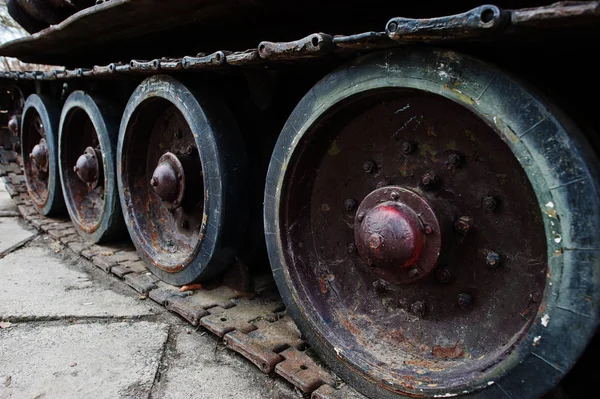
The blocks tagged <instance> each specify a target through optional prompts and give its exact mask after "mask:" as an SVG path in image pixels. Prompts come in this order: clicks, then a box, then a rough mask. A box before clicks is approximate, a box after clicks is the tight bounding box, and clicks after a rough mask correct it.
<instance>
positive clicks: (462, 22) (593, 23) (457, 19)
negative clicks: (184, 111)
mask: <svg viewBox="0 0 600 399" xmlns="http://www.w3.org/2000/svg"><path fill="white" fill-rule="evenodd" d="M145 1H147V2H150V3H152V2H153V1H156V0H145ZM128 2H129V1H128V0H122V1H118V0H115V1H114V3H115V5H116V4H117V3H123V4H125V3H128ZM191 2H193V0H187V1H184V2H181V3H186V4H187V3H191ZM110 3H111V4H112V3H113V2H112V1H111V2H110ZM163 3H164V2H163ZM105 4H106V3H105ZM165 4H167V3H165ZM98 7H102V6H98ZM304 7H306V8H308V5H304ZM110 10H112V9H110ZM92 11H93V10H92V9H89V10H84V11H83V12H80V13H78V14H76V15H74V16H72V17H71V18H69V19H68V20H67V21H65V22H63V23H61V24H60V25H57V27H51V28H49V29H48V30H47V32H46V33H43V34H36V35H33V36H31V37H28V38H23V39H19V40H17V41H15V42H13V43H8V44H5V45H4V46H0V53H1V54H3V55H9V56H16V57H20V58H21V59H22V60H24V61H28V60H29V61H35V60H37V58H36V57H42V59H44V58H43V54H44V52H45V51H47V49H48V48H52V49H53V50H54V49H56V48H57V47H52V46H56V45H55V44H49V43H45V41H46V40H49V41H50V43H54V39H53V37H54V35H58V37H60V39H57V42H59V43H60V42H61V41H64V40H67V39H68V38H69V36H68V35H67V34H66V33H64V32H62V31H61V29H66V27H67V25H68V24H69V20H71V19H72V23H73V24H74V25H78V24H79V23H80V22H81V21H80V19H81V20H85V19H86V18H99V17H98V15H97V14H100V15H101V13H99V12H98V13H95V12H92ZM98 11H100V9H98ZM111 12H112V11H111ZM106 17H108V15H106ZM121 17H122V16H119V17H118V19H120V18H121ZM599 20H600V2H598V1H592V2H587V3H572V2H564V3H556V4H553V5H550V6H546V7H537V8H527V9H519V10H504V9H501V8H498V7H496V6H493V5H487V6H480V7H477V8H474V9H472V10H470V11H467V12H464V13H462V14H457V15H451V16H445V17H438V18H425V19H413V18H402V17H397V18H392V19H390V20H389V21H388V23H387V24H386V25H385V29H384V30H385V32H377V31H372V32H364V33H358V34H352V35H336V36H331V35H329V34H326V33H314V34H311V35H309V36H306V37H304V38H301V39H298V40H295V41H285V42H270V41H263V42H260V43H259V44H258V46H257V47H256V48H250V49H246V50H242V51H236V52H232V51H227V50H218V51H215V52H213V53H212V54H208V55H207V54H196V55H189V56H184V57H181V58H164V57H163V58H156V59H151V60H139V59H132V60H130V61H129V62H127V63H120V62H116V63H110V64H108V65H96V66H93V67H91V68H76V69H67V70H63V69H57V70H54V71H50V72H43V71H33V72H3V73H0V77H4V78H6V79H20V80H54V79H80V78H90V77H104V78H108V77H110V76H112V75H114V74H123V76H127V75H129V74H142V75H143V74H154V73H156V72H157V71H160V70H165V71H178V70H182V69H186V70H223V71H225V70H226V69H224V68H226V67H228V66H235V67H252V66H254V65H256V64H261V63H266V62H289V61H295V62H301V61H303V60H306V59H312V58H315V57H322V56H327V55H329V54H331V53H345V52H349V51H353V52H356V51H359V50H374V49H379V48H388V47H392V46H401V45H404V44H408V43H443V42H447V41H457V40H477V41H485V40H488V41H493V40H497V38H498V37H499V36H502V37H503V38H504V39H508V40H519V37H520V36H521V35H527V37H528V40H531V39H532V38H534V37H535V33H536V32H538V33H539V32H542V31H543V30H538V31H535V30H532V29H531V27H535V28H552V27H564V28H577V29H580V28H582V27H588V28H592V29H597V28H598V21H599ZM127 22H129V20H127ZM65 24H66V25H65ZM63 25H64V26H63ZM140 25H142V24H140ZM153 26H154V25H153ZM71 28H72V27H71V26H69V29H71ZM86 28H87V29H88V30H90V29H91V28H89V27H88V26H86ZM73 29H75V30H77V29H81V27H73ZM96 36H102V35H100V34H97V35H96ZM37 37H39V40H38V41H36V38H37ZM109 37H110V35H109ZM539 37H540V38H543V35H541V33H540V36H539ZM38 42H41V43H45V44H44V45H43V46H42V45H40V44H38ZM246 42H247V41H246ZM86 44H89V43H86ZM75 47H76V46H75ZM68 48H69V50H70V52H71V53H72V54H75V53H76V51H74V50H75V48H74V44H73V43H72V42H69V47H68ZM52 54H54V52H53V53H52ZM128 56H130V54H126V55H125V57H128ZM30 57H33V58H30ZM113 59H114V58H113ZM125 59H126V58H125ZM85 60H86V59H85V58H79V60H77V59H73V60H71V61H70V62H69V63H65V64H67V65H73V64H74V65H82V62H83V63H85V62H89V61H85ZM45 62H46V63H49V61H48V60H46V61H45ZM95 62H96V63H98V61H97V60H96V61H95Z"/></svg>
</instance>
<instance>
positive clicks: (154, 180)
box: [150, 177, 158, 187]
mask: <svg viewBox="0 0 600 399" xmlns="http://www.w3.org/2000/svg"><path fill="white" fill-rule="evenodd" d="M150 185H151V186H152V187H156V186H158V180H157V179H156V177H153V178H152V179H150Z"/></svg>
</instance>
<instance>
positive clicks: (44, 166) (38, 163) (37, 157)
mask: <svg viewBox="0 0 600 399" xmlns="http://www.w3.org/2000/svg"><path fill="white" fill-rule="evenodd" d="M29 157H30V158H31V159H32V160H33V164H34V165H35V167H36V168H37V170H38V171H40V172H48V146H47V145H46V140H45V139H41V140H40V142H39V144H36V145H35V146H34V147H33V149H32V150H31V154H29Z"/></svg>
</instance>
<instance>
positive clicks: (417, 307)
mask: <svg viewBox="0 0 600 399" xmlns="http://www.w3.org/2000/svg"><path fill="white" fill-rule="evenodd" d="M410 311H411V312H413V313H414V314H416V315H417V316H419V317H424V316H425V313H426V312H427V305H425V302H423V301H416V302H415V303H413V304H412V305H410Z"/></svg>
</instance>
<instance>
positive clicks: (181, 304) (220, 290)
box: [165, 286, 242, 326]
mask: <svg viewBox="0 0 600 399" xmlns="http://www.w3.org/2000/svg"><path fill="white" fill-rule="evenodd" d="M186 294H187V295H182V296H178V295H174V296H170V297H168V298H166V300H165V306H166V307H167V309H169V310H170V311H172V312H175V313H177V314H179V315H180V316H181V317H183V318H184V319H186V320H187V321H189V322H190V323H191V324H192V325H194V326H196V325H198V323H199V321H200V319H201V318H202V317H204V316H207V315H208V314H209V311H207V309H210V308H214V307H215V306H219V307H221V308H230V307H232V306H234V304H233V303H232V302H231V300H232V299H236V298H239V297H240V296H242V294H241V293H239V292H236V291H234V290H232V289H231V288H229V287H225V286H221V287H217V288H215V289H212V290H204V289H201V290H197V291H193V292H191V291H187V292H186Z"/></svg>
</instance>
